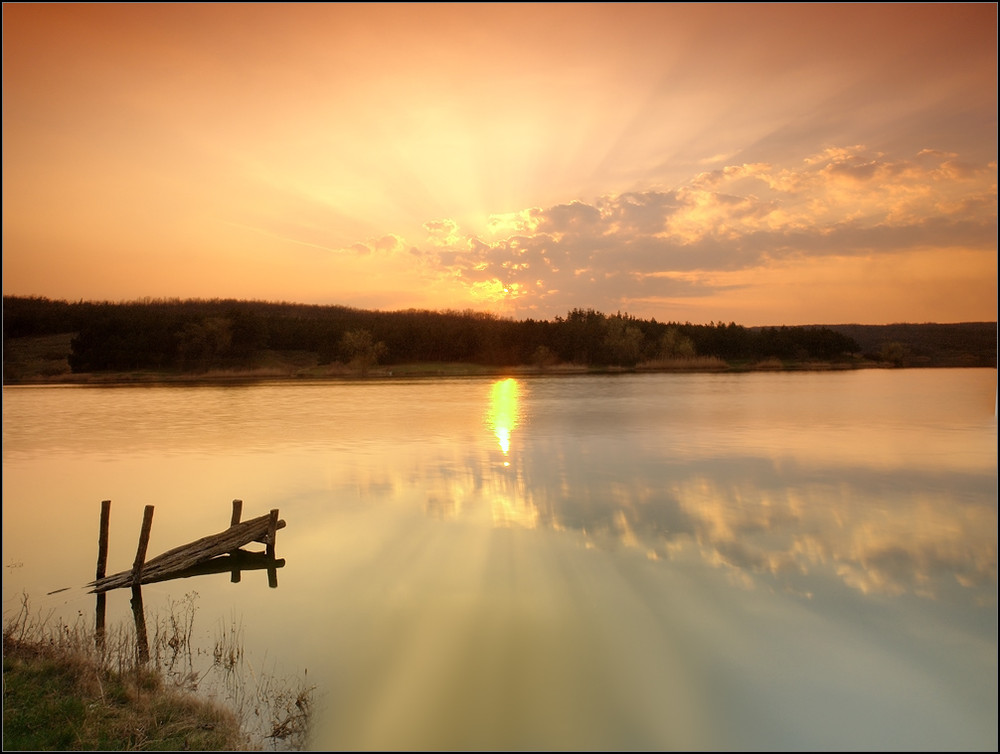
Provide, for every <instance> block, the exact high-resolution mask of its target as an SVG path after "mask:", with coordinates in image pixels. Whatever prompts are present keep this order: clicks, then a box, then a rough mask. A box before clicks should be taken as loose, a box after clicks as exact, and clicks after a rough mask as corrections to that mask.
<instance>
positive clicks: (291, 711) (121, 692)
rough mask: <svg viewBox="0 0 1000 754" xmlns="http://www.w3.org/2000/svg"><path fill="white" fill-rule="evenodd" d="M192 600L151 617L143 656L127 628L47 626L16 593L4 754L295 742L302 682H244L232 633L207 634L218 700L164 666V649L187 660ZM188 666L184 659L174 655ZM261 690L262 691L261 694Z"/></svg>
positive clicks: (7, 659) (8, 649)
mask: <svg viewBox="0 0 1000 754" xmlns="http://www.w3.org/2000/svg"><path fill="white" fill-rule="evenodd" d="M192 622H193V603H191V602H189V603H187V604H186V605H182V606H180V607H179V612H178V614H174V615H171V616H169V618H167V619H165V620H162V621H154V623H153V631H152V646H151V650H152V651H151V654H152V659H149V658H140V657H139V655H138V654H137V652H136V640H135V635H134V633H131V632H130V631H129V630H128V629H126V628H118V629H115V630H113V631H110V632H108V631H105V632H104V633H102V634H101V635H98V634H97V633H96V632H95V630H93V629H87V628H85V627H83V626H82V625H77V626H69V625H66V624H63V623H57V624H54V625H49V624H48V623H47V622H46V621H44V620H40V619H38V618H37V617H32V615H31V611H30V610H29V609H28V605H27V599H26V598H25V600H24V602H23V604H22V606H21V609H20V610H19V611H18V612H17V614H16V615H13V616H12V617H9V618H6V617H5V619H4V627H3V684H4V690H3V748H4V751H67V750H72V751H188V750H193V751H255V750H264V749H278V748H281V749H284V750H295V749H300V748H303V747H304V744H305V737H306V733H307V728H308V721H309V699H310V693H311V689H308V688H306V687H304V686H303V687H300V688H298V689H296V690H295V691H294V692H290V690H289V687H287V686H284V685H281V684H278V683H275V682H274V680H273V679H267V678H265V679H260V680H261V681H262V685H258V686H257V687H255V688H253V689H249V690H248V689H247V687H246V685H245V684H244V683H243V681H242V680H241V679H240V677H239V673H240V667H239V666H240V659H241V657H242V648H241V647H240V646H239V645H238V644H237V643H235V641H234V639H236V640H238V637H239V634H238V632H236V631H230V632H228V636H225V637H223V638H221V639H218V640H217V641H216V645H215V648H214V650H213V652H212V654H213V656H214V659H215V663H214V665H215V667H216V668H218V669H219V670H220V671H221V672H223V673H227V674H229V676H230V677H229V678H228V679H227V683H226V686H227V687H228V688H230V689H234V690H235V693H232V694H230V695H229V697H228V698H227V699H225V700H224V701H223V700H220V699H216V698H210V697H207V696H203V695H202V694H200V693H198V691H197V689H198V684H199V681H200V680H201V679H200V678H199V677H198V675H197V674H196V673H193V672H192V673H185V674H182V675H177V674H170V673H166V672H164V670H163V669H164V667H166V666H167V663H164V662H161V659H162V658H163V657H164V656H169V659H170V662H169V666H170V667H175V666H176V665H177V664H178V663H177V659H178V656H179V655H184V654H185V653H186V654H187V655H188V660H190V658H191V653H192V647H191V645H190V626H191V625H192ZM180 665H181V666H185V665H187V666H188V667H190V662H188V663H185V662H184V661H183V660H182V661H181V662H180ZM261 692H263V694H264V695H267V694H270V696H269V697H268V698H262V693H261Z"/></svg>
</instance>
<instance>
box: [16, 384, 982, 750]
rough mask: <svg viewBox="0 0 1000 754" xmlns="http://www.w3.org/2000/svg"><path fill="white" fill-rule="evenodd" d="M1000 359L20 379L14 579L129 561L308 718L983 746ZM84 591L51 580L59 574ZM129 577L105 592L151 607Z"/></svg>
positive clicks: (69, 608) (72, 605) (358, 725)
mask: <svg viewBox="0 0 1000 754" xmlns="http://www.w3.org/2000/svg"><path fill="white" fill-rule="evenodd" d="M996 384H997V383H996V371H995V370H992V369H989V370H982V369H969V370H899V371H882V370H869V371H859V372H849V373H815V374H746V375H623V376H607V377H605V376H580V377H545V378H542V377H540V378H530V379H518V380H499V379H486V378H482V379H480V378H475V379H455V380H429V381H396V382H375V381H372V382H357V383H328V384H275V385H259V386H252V387H226V388H216V387H130V388H82V387H58V388H54V387H50V388H10V387H5V388H4V390H3V560H4V577H3V604H4V614H5V616H7V615H8V614H9V612H10V611H11V610H15V609H16V608H17V607H18V605H19V604H20V601H21V599H22V596H23V595H25V594H27V595H28V596H29V598H30V601H31V603H32V605H33V606H34V607H35V608H36V609H39V610H43V611H50V612H51V614H53V615H56V616H60V617H62V618H64V619H65V620H71V619H73V618H74V617H77V616H83V617H84V618H85V619H88V620H89V619H91V618H92V616H93V614H94V597H93V596H92V595H88V594H86V590H85V589H83V588H82V587H83V585H84V584H85V583H86V582H87V581H89V580H91V579H92V578H93V575H94V569H95V565H96V555H97V533H98V526H99V517H100V502H101V500H105V499H110V500H111V501H112V508H111V549H110V554H109V563H108V567H109V571H111V572H114V571H120V570H125V569H127V568H129V567H130V566H131V563H132V560H133V559H134V557H135V547H136V540H137V536H138V531H139V526H140V522H141V520H142V511H143V508H144V506H146V505H154V506H155V515H154V519H153V528H152V537H151V540H150V544H149V555H150V556H152V555H156V554H159V553H160V552H163V551H165V550H167V549H170V548H172V547H174V546H176V545H179V544H183V543H185V542H188V541H190V540H193V539H196V538H199V537H201V536H204V535H206V534H210V533H214V532H217V531H221V530H222V529H224V528H226V526H227V525H228V524H229V516H230V501H231V500H232V499H234V498H241V499H242V500H243V501H244V508H243V511H244V513H243V515H244V518H249V517H253V516H257V515H262V514H264V513H266V512H267V511H268V510H270V509H271V508H278V509H279V510H280V515H281V518H282V519H284V520H285V521H286V522H287V527H286V528H284V529H282V530H281V531H280V532H279V533H278V538H277V554H278V557H280V558H284V559H285V565H284V567H282V568H280V569H279V570H278V572H277V574H278V584H277V587H276V588H270V587H269V586H268V580H267V577H266V575H265V573H264V572H246V573H244V574H243V577H242V580H241V581H240V583H232V582H231V581H230V578H229V576H228V574H223V575H214V576H200V577H196V578H191V579H183V580H175V581H170V582H164V583H161V584H154V585H148V586H146V587H144V588H143V595H144V602H145V605H146V609H147V611H149V610H154V611H155V610H156V609H157V608H158V607H159V606H164V605H166V606H169V605H170V604H176V603H177V601H180V600H184V599H189V600H195V601H196V604H197V612H196V617H195V623H194V627H195V639H196V640H200V641H203V642H204V644H205V645H206V646H207V647H211V645H212V642H213V636H217V635H218V632H219V631H220V630H223V631H224V630H226V629H225V627H226V626H233V625H239V626H240V627H241V632H242V640H243V643H244V645H245V651H246V653H247V655H248V657H250V658H251V661H252V662H253V663H256V667H257V668H259V669H261V670H269V671H271V672H275V673H278V674H282V673H287V674H290V675H295V674H301V673H306V674H307V677H308V680H309V683H310V684H312V685H315V686H316V696H315V708H314V709H315V722H316V725H315V732H314V738H313V740H312V742H311V747H312V748H315V749H327V748H333V749H387V748H388V749H400V748H402V749H421V748H443V749H465V748H471V749H524V748H543V749H544V748H548V749H584V750H585V749H620V748H623V749H651V748H652V749H678V748H693V749H758V750H778V749H786V750H787V749H833V750H840V749H854V750H866V751H867V750H871V749H921V750H927V749H941V750H953V749H983V750H996V748H997V420H996V415H995V399H996ZM64 587H71V588H70V589H68V590H67V591H64V592H59V593H57V594H49V593H50V592H52V591H53V590H56V589H60V588H64ZM128 596H129V595H128V593H127V590H118V591H117V592H112V593H110V594H109V597H108V611H109V613H108V615H109V623H110V622H112V621H113V620H117V619H122V620H124V619H126V618H129V617H130V616H131V613H130V611H129V605H128Z"/></svg>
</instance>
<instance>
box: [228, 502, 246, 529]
mask: <svg viewBox="0 0 1000 754" xmlns="http://www.w3.org/2000/svg"><path fill="white" fill-rule="evenodd" d="M241 515H243V501H242V500H233V517H232V519H230V521H229V525H230V526H236V524H238V523H239V522H240V516H241Z"/></svg>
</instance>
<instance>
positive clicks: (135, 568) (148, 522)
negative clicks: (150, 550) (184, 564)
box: [132, 505, 153, 605]
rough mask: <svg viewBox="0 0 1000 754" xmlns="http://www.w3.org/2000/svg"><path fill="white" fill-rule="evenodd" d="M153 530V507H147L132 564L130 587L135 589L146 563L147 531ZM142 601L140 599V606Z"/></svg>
mask: <svg viewBox="0 0 1000 754" xmlns="http://www.w3.org/2000/svg"><path fill="white" fill-rule="evenodd" d="M152 528H153V506H152V505H147V506H146V509H145V511H143V514H142V530H141V531H140V532H139V547H138V548H137V549H136V551H135V562H134V563H132V586H133V587H137V586H139V584H140V583H141V580H142V566H143V564H144V563H145V562H146V548H147V547H148V546H149V530H150V529H152ZM141 604H142V600H141V598H140V605H141Z"/></svg>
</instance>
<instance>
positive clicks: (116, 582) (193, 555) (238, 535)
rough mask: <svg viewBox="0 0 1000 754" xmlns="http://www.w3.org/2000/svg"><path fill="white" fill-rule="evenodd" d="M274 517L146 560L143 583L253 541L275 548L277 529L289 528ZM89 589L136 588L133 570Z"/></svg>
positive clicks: (98, 581)
mask: <svg viewBox="0 0 1000 754" xmlns="http://www.w3.org/2000/svg"><path fill="white" fill-rule="evenodd" d="M273 514H274V512H272V513H269V514H266V515H264V516H259V517H258V518H252V519H250V520H248V521H243V522H241V523H238V524H233V525H232V526H230V527H229V528H228V529H226V530H225V531H223V532H219V533H218V534H211V535H209V536H207V537H202V538H201V539H199V540H197V541H195V542H191V543H190V544H186V545H181V546H180V547H175V548H174V549H173V550H168V551H167V552H165V553H163V554H162V555H159V556H157V557H155V558H153V559H152V560H148V561H146V562H145V564H143V566H142V573H141V578H140V580H139V583H140V584H148V583H151V582H154V581H163V580H164V579H167V578H169V577H170V575H171V574H173V573H175V572H177V571H183V570H184V569H186V568H191V567H192V566H194V565H197V564H198V563H202V562H204V561H206V560H210V559H211V558H214V557H216V556H218V555H222V554H224V553H228V552H232V551H234V550H237V549H239V548H240V547H243V545H246V544H249V543H250V542H263V543H264V544H265V545H267V546H268V549H271V548H273V547H274V533H275V532H276V531H277V529H282V528H284V526H285V522H284V521H282V520H278V521H274V518H276V516H274V515H273ZM272 552H273V550H272ZM87 586H89V587H93V588H92V589H91V593H94V592H96V593H98V594H100V593H101V592H106V591H108V590H110V589H119V588H121V587H125V586H133V570H132V569H130V570H128V571H122V572H120V573H116V574H113V575H111V576H106V577H104V578H102V579H96V580H95V581H92V582H90V583H89V584H87Z"/></svg>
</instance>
